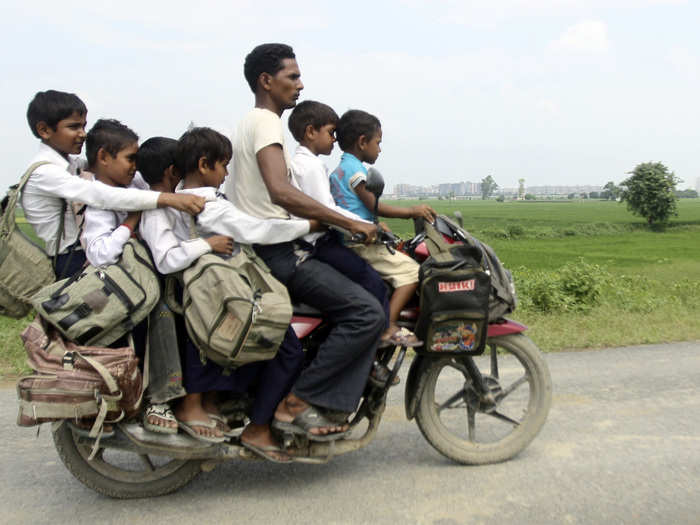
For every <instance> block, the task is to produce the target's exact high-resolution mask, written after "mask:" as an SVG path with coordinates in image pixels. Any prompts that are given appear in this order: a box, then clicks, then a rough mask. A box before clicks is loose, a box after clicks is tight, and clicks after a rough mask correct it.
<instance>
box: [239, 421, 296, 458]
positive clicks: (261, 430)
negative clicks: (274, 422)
mask: <svg viewBox="0 0 700 525" xmlns="http://www.w3.org/2000/svg"><path fill="white" fill-rule="evenodd" d="M241 444H242V445H243V446H244V447H245V448H247V449H248V450H250V451H251V452H253V453H255V454H257V455H258V456H260V457H263V458H265V459H268V460H270V461H274V462H275V463H289V462H290V461H291V460H292V458H291V457H290V456H289V454H286V453H285V452H283V451H282V449H281V448H280V446H279V445H278V444H277V441H275V438H274V437H273V436H272V432H270V425H257V424H255V423H249V424H248V426H247V427H245V429H243V433H242V434H241Z"/></svg>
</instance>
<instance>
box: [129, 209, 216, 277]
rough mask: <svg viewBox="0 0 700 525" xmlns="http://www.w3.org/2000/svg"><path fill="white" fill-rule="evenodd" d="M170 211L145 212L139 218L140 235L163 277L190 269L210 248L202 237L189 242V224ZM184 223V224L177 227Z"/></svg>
mask: <svg viewBox="0 0 700 525" xmlns="http://www.w3.org/2000/svg"><path fill="white" fill-rule="evenodd" d="M185 220H187V221H189V219H185V218H184V217H180V213H179V212H178V211H176V210H173V209H172V208H160V209H157V210H148V211H145V212H143V213H142V214H141V223H140V224H139V233H140V234H141V238H142V239H143V240H144V241H146V244H148V247H149V248H150V249H151V255H152V256H153V262H154V263H155V265H156V268H157V269H158V271H159V272H160V273H162V274H168V273H175V272H179V271H182V270H184V269H185V268H189V267H190V266H191V265H192V263H194V262H195V261H196V260H197V259H199V258H200V257H201V256H202V255H204V254H205V253H210V252H211V251H212V250H211V246H210V245H209V243H208V242H207V241H205V240H204V239H202V238H201V237H197V238H195V239H190V234H189V227H188V224H189V222H186V223H185V222H184V221H185ZM180 222H183V224H180Z"/></svg>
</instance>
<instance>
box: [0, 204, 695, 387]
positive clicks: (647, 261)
mask: <svg viewBox="0 0 700 525" xmlns="http://www.w3.org/2000/svg"><path fill="white" fill-rule="evenodd" d="M419 202H420V203H426V204H430V205H431V206H433V207H434V208H435V209H436V210H437V211H438V212H439V213H445V214H447V215H453V214H454V212H455V211H459V212H460V213H461V214H462V216H463V218H464V225H465V227H466V229H467V230H469V231H470V232H471V233H473V234H474V235H476V236H477V237H478V238H480V239H481V240H483V241H485V242H487V243H488V244H490V245H491V246H492V247H493V248H494V249H495V250H496V252H497V253H498V255H499V257H500V259H501V261H502V262H503V264H504V265H505V266H506V267H507V268H509V269H511V270H512V271H513V273H514V275H515V279H516V288H517V289H518V292H519V297H520V300H521V303H520V306H519V308H518V310H517V311H516V312H515V313H514V314H513V316H512V317H513V318H514V319H517V320H519V321H521V322H524V323H525V324H528V325H529V326H530V330H529V332H528V333H529V335H530V337H531V338H532V339H533V340H534V341H535V342H536V343H537V344H538V345H539V346H540V347H541V348H542V349H544V350H560V349H572V348H600V347H606V346H619V345H631V344H640V343H657V342H664V341H680V340H694V339H700V322H698V321H697V320H698V318H699V316H700V199H682V200H680V201H679V207H678V208H679V215H678V217H674V218H673V220H672V221H671V222H670V224H669V225H668V227H666V228H665V229H664V230H663V231H650V230H649V229H648V228H647V226H646V224H645V222H644V221H643V220H642V219H640V218H639V217H635V216H633V215H632V214H630V213H629V212H628V211H627V209H626V208H625V206H624V205H623V204H620V203H617V202H609V201H543V202H531V201H521V202H504V203H498V202H495V201H439V200H433V201H396V202H393V204H396V205H400V206H409V205H411V204H417V203H419ZM20 220H21V219H20ZM386 222H387V223H388V224H389V225H390V226H391V228H392V229H393V230H394V231H395V232H396V233H398V234H399V235H400V236H401V237H402V238H404V239H405V238H409V237H410V236H411V235H412V230H413V225H412V222H411V221H406V220H387V221H386ZM572 280H574V281H576V282H577V283H578V284H577V286H578V288H577V289H574V290H573V291H572V290H569V289H567V282H570V281H572ZM569 288H570V287H569ZM576 293H583V294H584V295H585V297H584V299H580V298H576V297H573V296H572V295H571V294H576ZM567 294H568V295H567ZM572 297H573V298H572ZM543 298H545V299H547V301H542V299H543ZM26 324H27V320H21V321H15V320H9V319H5V318H1V317H0V348H2V359H0V375H6V374H14V373H17V372H19V371H21V370H22V369H23V367H24V352H23V350H22V348H21V345H20V342H19V338H18V334H19V332H20V331H21V329H22V328H23V327H24V326H25V325H26Z"/></svg>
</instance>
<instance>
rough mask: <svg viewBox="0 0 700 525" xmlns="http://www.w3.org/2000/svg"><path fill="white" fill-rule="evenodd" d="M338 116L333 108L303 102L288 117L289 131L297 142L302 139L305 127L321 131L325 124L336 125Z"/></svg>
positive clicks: (311, 101) (317, 103) (311, 102)
mask: <svg viewBox="0 0 700 525" xmlns="http://www.w3.org/2000/svg"><path fill="white" fill-rule="evenodd" d="M337 122H338V114H337V113H336V112H335V111H333V108H332V107H330V106H327V105H326V104H323V103H322V102H316V101H315V100H305V101H304V102H301V103H299V104H297V106H296V107H295V108H294V110H293V111H292V113H291V114H290V115H289V122H288V125H289V131H291V132H292V136H293V137H294V138H295V139H296V141H297V142H301V141H302V140H303V139H304V134H305V133H306V126H313V128H314V129H321V127H323V126H325V125H327V124H337Z"/></svg>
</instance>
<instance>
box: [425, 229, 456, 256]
mask: <svg viewBox="0 0 700 525" xmlns="http://www.w3.org/2000/svg"><path fill="white" fill-rule="evenodd" d="M424 231H425V244H426V245H427V246H428V252H429V253H430V255H433V256H434V255H436V254H438V253H441V252H447V251H449V250H450V244H449V243H448V242H447V241H446V240H445V238H444V237H443V236H442V233H440V232H439V231H437V229H435V226H433V225H432V224H430V223H429V222H426V223H425V230H424Z"/></svg>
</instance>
